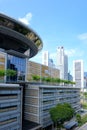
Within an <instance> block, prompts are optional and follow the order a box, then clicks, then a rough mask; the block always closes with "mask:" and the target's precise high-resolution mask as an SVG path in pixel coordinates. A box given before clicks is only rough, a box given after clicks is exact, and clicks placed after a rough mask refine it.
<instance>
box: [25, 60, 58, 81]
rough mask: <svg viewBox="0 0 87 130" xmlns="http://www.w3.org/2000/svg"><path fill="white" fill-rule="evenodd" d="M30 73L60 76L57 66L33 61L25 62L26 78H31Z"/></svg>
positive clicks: (41, 75)
mask: <svg viewBox="0 0 87 130" xmlns="http://www.w3.org/2000/svg"><path fill="white" fill-rule="evenodd" d="M32 75H38V76H40V77H51V78H60V71H59V69H57V68H51V67H49V66H46V65H42V64H39V63H36V62H33V61H29V62H27V80H28V81H31V80H32Z"/></svg>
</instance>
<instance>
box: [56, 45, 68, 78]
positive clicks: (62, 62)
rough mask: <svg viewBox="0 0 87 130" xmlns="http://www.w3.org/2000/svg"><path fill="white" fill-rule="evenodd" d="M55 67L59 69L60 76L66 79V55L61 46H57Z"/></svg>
mask: <svg viewBox="0 0 87 130" xmlns="http://www.w3.org/2000/svg"><path fill="white" fill-rule="evenodd" d="M57 67H58V69H59V70H60V78H61V79H65V80H68V57H67V55H65V52H64V47H63V46H61V47H58V48H57Z"/></svg>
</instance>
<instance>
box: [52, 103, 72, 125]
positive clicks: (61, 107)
mask: <svg viewBox="0 0 87 130" xmlns="http://www.w3.org/2000/svg"><path fill="white" fill-rule="evenodd" d="M73 114H74V109H73V108H72V107H71V105H70V104H68V103H64V104H58V105H56V106H55V107H53V108H51V109H50V115H51V119H52V121H53V123H54V126H56V127H57V125H59V124H61V126H62V124H63V123H64V122H65V121H67V120H70V119H71V118H72V117H73Z"/></svg>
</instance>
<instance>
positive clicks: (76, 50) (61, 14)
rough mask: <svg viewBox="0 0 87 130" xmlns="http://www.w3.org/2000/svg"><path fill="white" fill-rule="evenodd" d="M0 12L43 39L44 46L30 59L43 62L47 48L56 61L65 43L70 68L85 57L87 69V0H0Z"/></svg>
mask: <svg viewBox="0 0 87 130" xmlns="http://www.w3.org/2000/svg"><path fill="white" fill-rule="evenodd" d="M0 13H4V14H6V15H8V16H10V17H12V18H14V19H17V20H20V21H21V22H23V23H24V24H26V25H27V26H28V27H30V28H32V29H33V30H34V31H35V32H37V34H38V35H39V36H40V38H41V39H42V41H43V49H42V51H41V52H39V53H38V54H37V55H36V56H35V57H34V58H31V59H30V60H31V61H35V62H38V63H42V52H43V51H48V52H49V54H50V58H52V59H53V61H54V64H56V59H57V57H56V53H57V47H59V46H64V49H65V53H66V54H67V55H68V64H69V67H68V70H69V71H71V73H72V70H73V68H72V65H73V60H80V59H82V60H83V63H84V71H87V0H0Z"/></svg>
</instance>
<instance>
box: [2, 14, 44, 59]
mask: <svg viewBox="0 0 87 130" xmlns="http://www.w3.org/2000/svg"><path fill="white" fill-rule="evenodd" d="M0 48H3V49H5V50H6V51H8V50H14V51H16V52H18V53H26V51H27V50H29V49H30V54H29V58H31V57H33V56H35V55H36V54H37V53H38V52H39V51H40V50H41V49H42V48H43V43H42V40H41V39H40V37H39V36H38V35H37V34H36V32H34V31H33V30H32V29H31V28H29V27H27V26H26V25H24V24H22V23H21V22H19V21H16V20H15V19H13V18H10V17H8V16H6V15H4V14H1V13H0Z"/></svg>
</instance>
